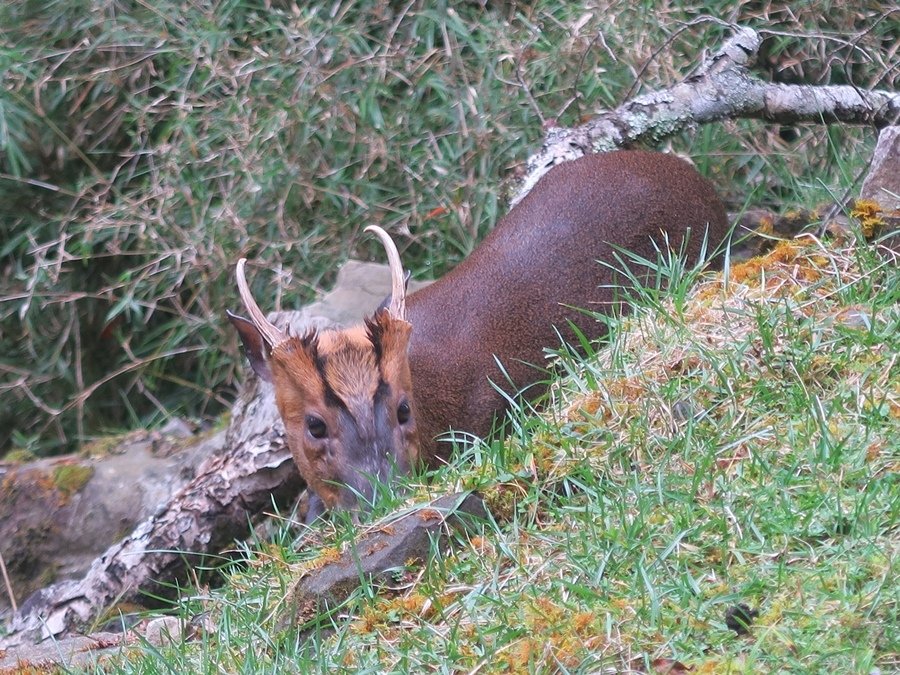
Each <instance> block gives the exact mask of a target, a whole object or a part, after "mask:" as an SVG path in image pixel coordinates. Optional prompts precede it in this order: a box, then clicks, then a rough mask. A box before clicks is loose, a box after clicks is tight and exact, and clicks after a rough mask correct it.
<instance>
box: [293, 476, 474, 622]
mask: <svg viewBox="0 0 900 675" xmlns="http://www.w3.org/2000/svg"><path fill="white" fill-rule="evenodd" d="M487 516H488V511H487V507H486V506H485V504H484V500H482V498H481V497H480V496H478V495H475V494H466V493H459V494H451V495H445V496H444V497H441V498H439V499H436V500H435V501H433V502H431V503H430V504H426V505H424V506H419V507H415V508H412V509H409V510H408V511H405V512H400V513H395V514H391V515H389V516H387V517H386V518H384V519H383V520H382V521H381V522H379V523H375V524H373V525H371V526H369V527H368V528H366V530H365V531H364V532H363V533H362V535H361V536H360V537H359V538H358V539H357V540H356V541H355V542H353V545H351V546H348V547H347V549H346V550H345V551H343V552H342V553H341V555H340V557H339V558H338V559H337V560H334V561H331V562H326V563H325V564H324V565H323V566H322V567H319V568H317V569H313V570H311V571H308V572H307V573H306V574H305V576H303V577H302V578H301V579H300V580H299V581H298V582H297V583H296V585H295V586H294V587H293V588H292V589H291V590H290V591H289V592H288V596H287V600H286V605H287V614H285V615H283V616H282V617H281V619H280V621H279V627H280V628H287V627H289V626H292V625H295V626H302V625H303V624H304V623H307V622H308V621H310V620H311V619H313V618H314V617H315V616H316V615H317V614H319V613H321V612H323V611H327V610H328V608H331V607H335V606H337V605H339V604H340V603H342V602H343V601H344V600H346V599H347V597H348V596H349V595H350V594H351V593H352V592H353V591H354V590H355V589H356V588H357V587H358V586H360V584H361V583H362V580H363V579H369V580H371V581H372V583H376V584H378V583H382V582H384V581H386V580H387V579H388V576H389V573H390V571H392V570H397V569H403V568H405V567H407V566H408V565H409V564H410V561H413V560H415V561H418V562H420V563H421V562H423V561H425V560H427V559H428V557H429V555H430V554H431V553H432V550H433V549H432V546H434V545H435V544H434V542H435V541H436V542H437V545H438V546H439V547H442V546H445V545H446V543H447V539H448V535H449V528H450V527H453V528H463V529H467V528H469V527H472V526H473V524H474V523H477V522H478V521H479V520H481V521H484V520H485V519H486V518H487ZM448 526H449V527H448Z"/></svg>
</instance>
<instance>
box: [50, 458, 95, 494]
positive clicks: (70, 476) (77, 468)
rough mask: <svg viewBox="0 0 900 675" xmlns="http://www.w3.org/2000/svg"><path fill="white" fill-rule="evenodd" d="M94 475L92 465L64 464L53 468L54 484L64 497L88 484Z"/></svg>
mask: <svg viewBox="0 0 900 675" xmlns="http://www.w3.org/2000/svg"><path fill="white" fill-rule="evenodd" d="M93 475H94V468H93V467H91V466H83V465H80V464H63V465H62V466H57V467H55V468H54V469H53V484H54V485H55V486H56V488H57V489H58V490H59V491H60V492H62V493H63V496H64V497H70V496H71V495H72V494H74V493H75V492H78V491H79V490H81V488H83V487H84V486H85V485H87V482H88V481H89V480H90V479H91V476H93Z"/></svg>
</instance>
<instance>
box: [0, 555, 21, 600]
mask: <svg viewBox="0 0 900 675" xmlns="http://www.w3.org/2000/svg"><path fill="white" fill-rule="evenodd" d="M0 573H2V574H3V583H4V584H5V585H6V595H8V596H9V604H10V605H12V611H13V612H18V611H19V606H18V605H17V604H16V594H15V593H13V589H12V584H11V583H10V581H9V574H7V573H6V563H5V562H4V561H3V554H2V553H0Z"/></svg>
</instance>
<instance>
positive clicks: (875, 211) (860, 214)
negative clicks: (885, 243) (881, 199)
mask: <svg viewBox="0 0 900 675" xmlns="http://www.w3.org/2000/svg"><path fill="white" fill-rule="evenodd" d="M882 213H884V209H882V208H881V205H880V204H879V203H878V202H876V201H875V200H873V199H857V200H856V201H855V202H854V204H853V210H852V211H850V215H851V216H852V217H853V218H855V219H856V220H857V221H858V222H859V227H860V229H861V230H862V233H863V236H864V237H865V238H866V239H869V238H871V237H872V236H874V235H875V234H876V233H877V232H878V231H879V230H880V229H881V228H882V227H884V226H885V222H884V219H883V218H882V217H881V214H882Z"/></svg>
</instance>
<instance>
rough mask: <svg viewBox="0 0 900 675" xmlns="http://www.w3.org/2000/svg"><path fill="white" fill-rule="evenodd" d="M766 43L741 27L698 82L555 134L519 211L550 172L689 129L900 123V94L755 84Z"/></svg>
mask: <svg viewBox="0 0 900 675" xmlns="http://www.w3.org/2000/svg"><path fill="white" fill-rule="evenodd" d="M761 44H762V39H761V37H760V35H759V33H757V32H756V31H754V30H752V29H750V28H744V27H739V28H736V29H735V33H734V35H733V36H732V37H731V38H730V39H729V40H727V41H726V42H725V44H724V45H723V46H722V48H721V49H719V50H718V51H717V52H715V53H714V54H712V55H711V56H710V57H709V58H708V59H706V61H705V62H704V63H703V64H702V65H701V66H700V68H699V69H698V70H697V72H696V73H695V74H694V75H691V76H690V77H688V78H686V79H685V80H684V81H682V82H680V83H678V84H676V85H674V86H672V87H669V88H668V89H663V90H661V91H656V92H651V93H648V94H644V95H642V96H638V97H636V98H633V99H631V100H630V101H627V102H626V103H624V104H622V105H621V106H619V107H618V108H616V109H615V110H610V111H607V112H604V113H601V114H599V115H597V116H596V117H594V118H593V119H592V120H590V121H589V122H587V123H585V124H583V125H581V126H578V127H573V128H571V129H563V128H552V129H550V130H549V131H548V132H547V135H546V138H545V140H544V144H543V146H542V148H541V150H540V151H539V152H537V153H536V154H535V155H533V156H532V157H530V158H529V160H528V171H527V173H526V174H525V176H524V177H523V178H522V179H521V180H520V182H519V185H518V186H517V189H516V190H515V192H516V195H515V197H514V198H513V200H512V202H513V204H515V203H516V202H518V201H519V200H520V199H522V197H524V196H525V195H526V194H528V192H529V191H530V190H531V188H532V187H534V185H535V184H536V183H537V181H538V180H540V178H541V176H543V175H544V174H545V173H546V172H547V171H548V170H549V169H550V168H551V167H553V166H554V165H556V164H560V163H561V162H565V161H568V160H571V159H575V158H577V157H581V156H582V155H585V154H589V153H592V152H605V151H608V150H613V149H615V148H619V147H623V146H626V145H629V144H632V143H636V142H646V143H649V144H655V143H658V142H659V141H661V140H662V139H664V138H666V137H668V136H671V135H673V134H675V133H678V132H679V131H682V130H684V129H686V128H689V127H692V126H696V125H698V124H705V123H708V122H715V121H719V120H724V119H735V118H754V119H762V120H767V121H770V122H777V123H783V124H787V123H794V122H826V123H829V122H842V123H844V124H869V125H873V126H875V127H878V128H882V127H885V126H889V125H891V124H896V123H897V121H898V120H900V93H897V92H889V91H877V90H876V91H866V90H861V89H858V88H855V87H851V86H813V85H787V84H773V83H771V82H765V81H763V80H760V79H759V78H757V77H755V76H754V75H753V74H752V72H751V70H750V69H751V68H752V66H753V65H754V63H755V58H756V55H757V54H758V52H759V48H760V45H761Z"/></svg>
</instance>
